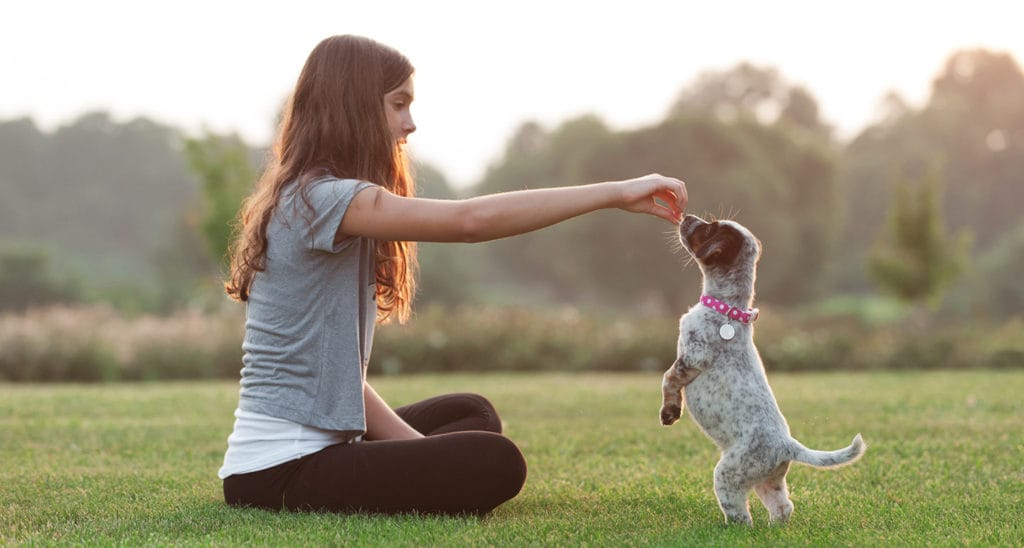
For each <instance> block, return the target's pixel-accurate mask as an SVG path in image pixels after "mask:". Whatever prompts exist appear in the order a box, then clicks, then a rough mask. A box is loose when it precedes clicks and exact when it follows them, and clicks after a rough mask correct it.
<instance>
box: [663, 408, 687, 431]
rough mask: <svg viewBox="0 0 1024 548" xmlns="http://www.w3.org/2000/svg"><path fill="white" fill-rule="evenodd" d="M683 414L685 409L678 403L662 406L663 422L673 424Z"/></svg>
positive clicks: (666, 424) (668, 424)
mask: <svg viewBox="0 0 1024 548" xmlns="http://www.w3.org/2000/svg"><path fill="white" fill-rule="evenodd" d="M682 414H683V409H682V408H681V407H679V406H678V405H666V406H664V407H662V408H661V424H663V425H665V426H672V425H673V424H675V422H676V421H677V420H679V417H680V416H681V415H682Z"/></svg>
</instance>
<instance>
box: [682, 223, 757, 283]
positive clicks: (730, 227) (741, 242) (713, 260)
mask: <svg viewBox="0 0 1024 548" xmlns="http://www.w3.org/2000/svg"><path fill="white" fill-rule="evenodd" d="M679 241H680V242H682V244H683V247H685V248H686V250H687V251H689V252H690V254H691V255H693V258H694V259H696V261H697V264H699V265H700V267H701V270H702V271H703V272H704V275H705V276H711V275H715V274H716V273H720V274H725V273H734V274H739V273H746V272H749V273H750V274H753V272H754V268H755V266H756V265H757V261H758V259H760V258H761V242H760V240H758V239H757V238H756V237H754V235H753V234H752V233H751V232H750V231H749V230H747V228H746V227H744V226H743V225H741V224H739V223H737V222H735V221H712V222H710V223H709V222H707V221H705V220H704V219H701V218H700V217H697V216H695V215H687V216H686V217H685V218H683V222H682V223H681V224H680V225H679Z"/></svg>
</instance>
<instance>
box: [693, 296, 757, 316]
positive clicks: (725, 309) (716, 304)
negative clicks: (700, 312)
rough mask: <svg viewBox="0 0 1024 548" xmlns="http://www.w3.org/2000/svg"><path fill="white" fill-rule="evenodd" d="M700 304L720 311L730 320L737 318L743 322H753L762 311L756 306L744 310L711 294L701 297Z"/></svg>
mask: <svg viewBox="0 0 1024 548" xmlns="http://www.w3.org/2000/svg"><path fill="white" fill-rule="evenodd" d="M700 304H702V305H704V306H706V307H708V308H710V309H711V310H714V311H715V312H718V313H719V314H721V315H723V316H728V317H729V319H730V320H736V321H738V322H743V323H753V322H754V320H756V319H757V317H758V315H759V314H760V311H759V310H758V309H756V308H751V309H749V310H743V309H741V308H738V307H735V306H732V305H730V304H729V303H727V302H724V301H720V300H718V299H716V298H714V297H712V296H711V295H702V296H701V298H700Z"/></svg>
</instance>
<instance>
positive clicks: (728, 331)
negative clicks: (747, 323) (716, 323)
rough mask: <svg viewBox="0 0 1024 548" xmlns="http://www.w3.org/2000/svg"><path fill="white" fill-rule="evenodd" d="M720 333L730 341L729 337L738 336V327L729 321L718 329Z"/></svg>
mask: <svg viewBox="0 0 1024 548" xmlns="http://www.w3.org/2000/svg"><path fill="white" fill-rule="evenodd" d="M718 334H719V335H721V336H722V338H723V339H725V340H727V341H728V340H729V339H732V338H733V337H735V336H736V328H734V327H733V326H731V325H729V324H727V323H726V324H722V327H720V328H719V329H718Z"/></svg>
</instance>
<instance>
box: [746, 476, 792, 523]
mask: <svg viewBox="0 0 1024 548" xmlns="http://www.w3.org/2000/svg"><path fill="white" fill-rule="evenodd" d="M787 472H789V461H786V462H784V463H782V464H780V465H779V467H778V468H776V469H775V470H774V471H773V472H772V475H771V477H770V478H768V479H767V480H765V481H764V482H762V483H759V484H757V485H755V486H754V492H755V493H757V498H759V499H761V503H762V504H764V507H765V508H767V509H768V517H769V519H770V520H771V522H772V523H784V522H786V521H788V520H789V517H790V516H792V515H793V501H791V500H789V488H788V487H787V485H786V473H787Z"/></svg>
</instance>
